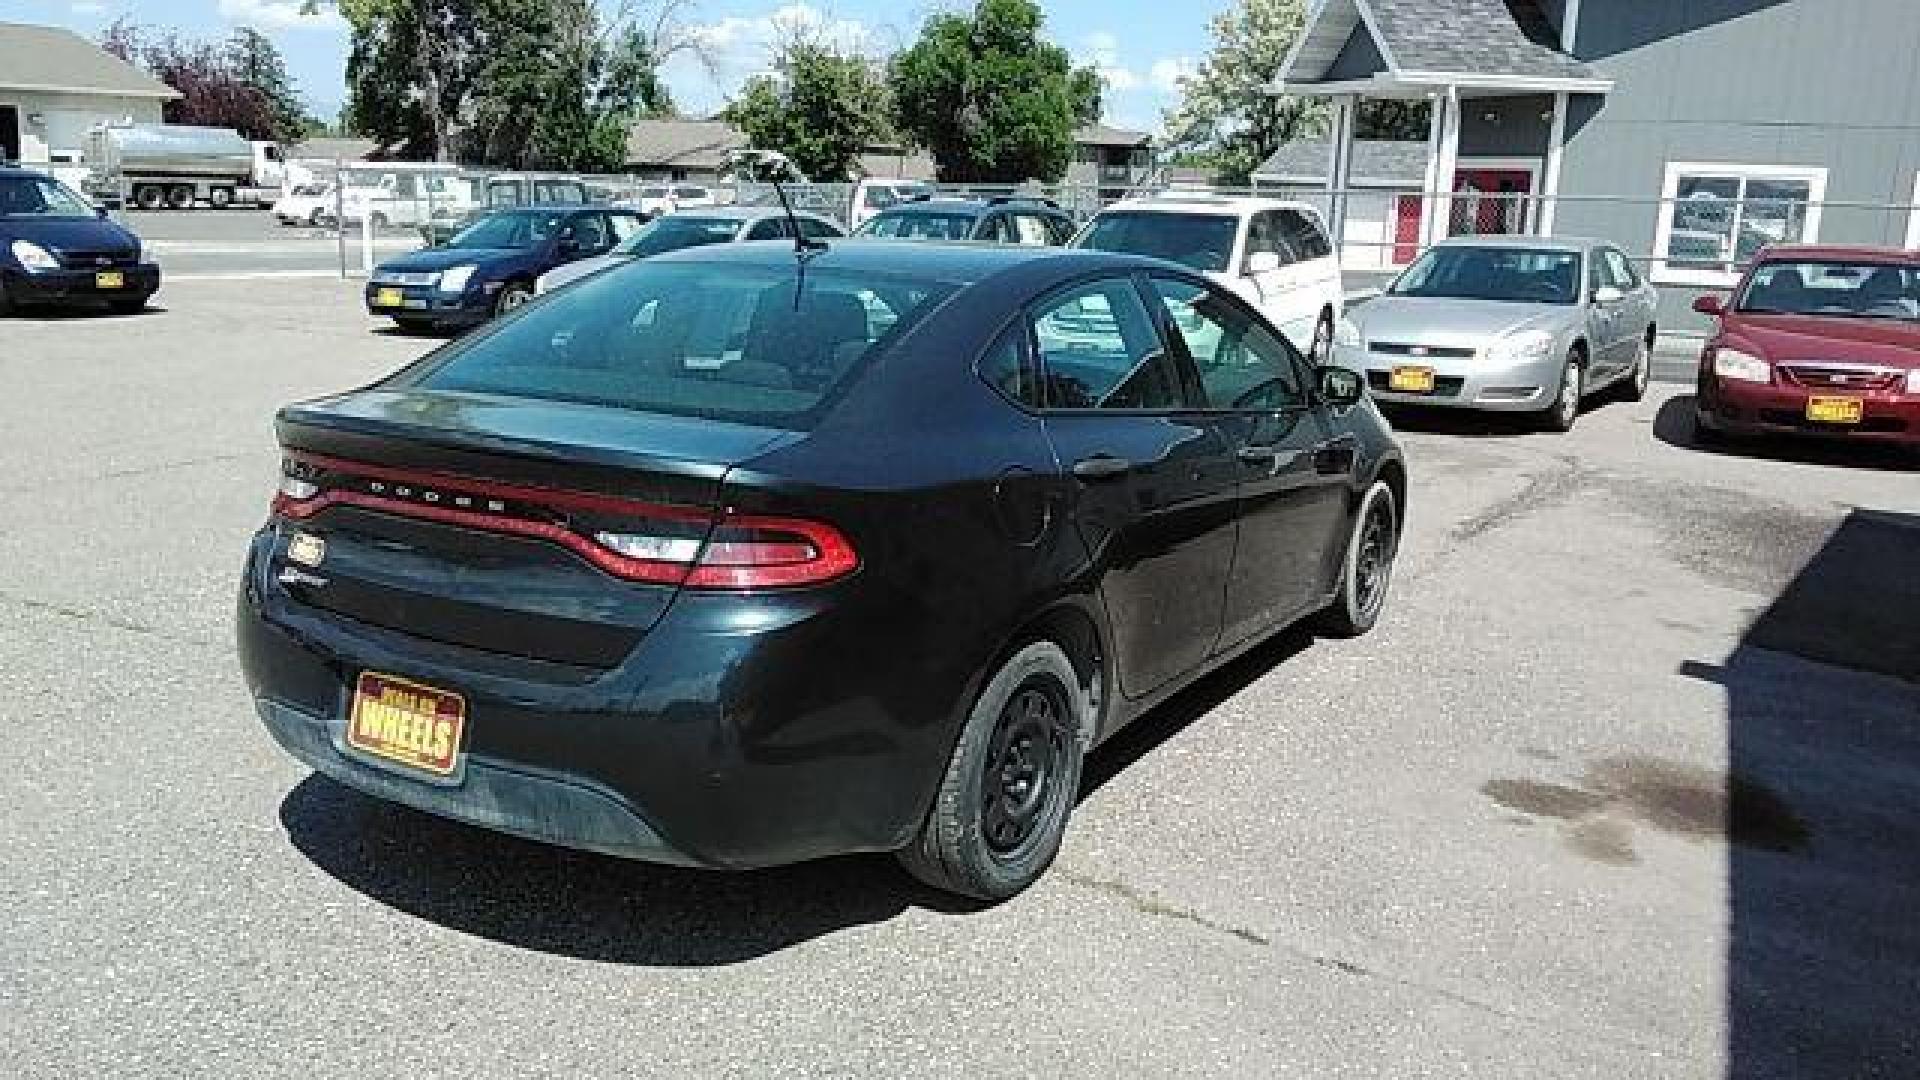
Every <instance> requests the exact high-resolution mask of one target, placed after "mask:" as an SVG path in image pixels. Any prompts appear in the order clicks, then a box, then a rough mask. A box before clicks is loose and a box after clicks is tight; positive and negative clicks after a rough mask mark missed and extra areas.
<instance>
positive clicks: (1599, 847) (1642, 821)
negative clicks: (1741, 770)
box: [1480, 756, 1811, 866]
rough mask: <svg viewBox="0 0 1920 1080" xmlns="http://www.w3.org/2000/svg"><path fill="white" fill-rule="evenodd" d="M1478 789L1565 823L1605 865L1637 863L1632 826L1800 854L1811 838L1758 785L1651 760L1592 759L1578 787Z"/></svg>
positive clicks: (1529, 784) (1573, 838)
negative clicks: (1592, 761)
mask: <svg viewBox="0 0 1920 1080" xmlns="http://www.w3.org/2000/svg"><path fill="white" fill-rule="evenodd" d="M1480 791H1481V793H1482V794H1484V795H1486V796H1487V797H1488V798H1489V799H1492V800H1493V801H1494V802H1496V803H1498V804H1499V805H1501V806H1503V807H1505V808H1507V809H1508V810H1513V811H1518V812H1519V813H1522V814H1527V815H1530V816H1532V817H1536V818H1552V819H1557V820H1559V821H1564V822H1566V823H1567V841H1568V843H1569V844H1570V845H1571V846H1572V847H1573V849H1574V850H1575V851H1577V852H1579V853H1580V854H1581V855H1583V856H1585V857H1587V858H1589V859H1592V860H1594V861H1595V862H1601V863H1606V864H1608V865H1612V866H1628V865H1632V864H1633V863H1636V862H1638V861H1639V857H1638V855H1636V854H1635V852H1634V849H1633V831H1634V830H1633V827H1634V826H1635V825H1640V826H1644V827H1646V828H1652V829H1657V830H1659V831H1661V832H1664V833H1668V834H1671V835H1675V836H1681V837H1685V838H1688V839H1692V840H1708V839H1714V838H1720V839H1724V840H1726V841H1727V842H1729V843H1732V844H1736V845H1738V846H1740V847H1745V848H1753V849H1757V850H1761V851H1774V852H1782V853H1796V852H1802V851H1805V850H1806V849H1807V846H1808V844H1809V841H1810V839H1811V833H1810V831H1809V830H1808V828H1807V825H1806V822H1804V821H1802V820H1801V819H1800V817H1799V816H1798V815H1797V814H1795V813H1794V811H1793V808H1792V807H1790V806H1788V805H1787V803H1786V802H1785V800H1783V799H1781V798H1780V796H1779V795H1777V794H1775V793H1774V792H1773V791H1772V790H1770V789H1768V788H1767V787H1766V786H1765V785H1763V784H1760V783H1758V782H1757V781H1754V780H1752V779H1749V778H1747V777H1743V776H1738V775H1736V776H1733V777H1731V778H1729V777H1725V776H1722V775H1721V774H1719V773H1716V772H1712V771H1710V770H1707V769H1698V768H1694V767H1693V766H1690V765H1682V764H1679V763H1676V762H1671V761H1663V760H1661V759H1658V758H1650V757H1637V756H1634V757H1614V758H1607V759H1604V760H1602V761H1597V762H1594V763H1593V764H1592V765H1591V766H1589V767H1588V769H1587V773H1586V775H1585V776H1584V777H1583V778H1582V779H1581V782H1580V783H1579V784H1578V785H1577V786H1575V785H1568V784H1553V783H1544V782H1541V781H1537V780H1522V779H1512V778H1499V779H1494V780H1489V781H1488V782H1487V783H1486V784H1485V785H1484V786H1483V787H1481V789H1480Z"/></svg>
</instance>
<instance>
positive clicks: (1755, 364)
mask: <svg viewBox="0 0 1920 1080" xmlns="http://www.w3.org/2000/svg"><path fill="white" fill-rule="evenodd" d="M1713 373H1714V374H1715V375H1718V376H1720V377H1721V378H1723V379H1738V380H1740V381H1741V382H1757V383H1766V382H1772V381H1773V365H1771V364H1769V363H1767V362H1766V361H1765V360H1762V359H1760V358H1759V357H1757V356H1755V355H1753V354H1752V353H1745V352H1741V351H1740V350H1739V349H1721V350H1720V351H1719V352H1716V353H1714V354H1713Z"/></svg>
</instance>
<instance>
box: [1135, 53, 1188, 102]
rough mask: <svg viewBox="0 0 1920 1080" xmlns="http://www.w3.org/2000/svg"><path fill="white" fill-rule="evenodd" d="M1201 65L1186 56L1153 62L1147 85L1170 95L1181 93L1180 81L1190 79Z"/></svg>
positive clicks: (1149, 70)
mask: <svg viewBox="0 0 1920 1080" xmlns="http://www.w3.org/2000/svg"><path fill="white" fill-rule="evenodd" d="M1197 70H1199V65H1198V64H1195V63H1194V62H1193V61H1192V60H1191V59H1189V58H1188V57H1185V56H1165V57H1161V58H1160V59H1158V60H1155V61H1154V62H1153V67H1152V68H1150V69H1148V71H1147V83H1148V85H1150V86H1152V87H1153V88H1154V89H1155V90H1160V91H1163V92H1165V93H1169V94H1177V93H1179V92H1180V80H1182V79H1186V78H1189V77H1191V76H1192V75H1193V73H1194V72H1195V71H1197Z"/></svg>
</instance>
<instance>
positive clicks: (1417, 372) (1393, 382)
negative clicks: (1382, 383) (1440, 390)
mask: <svg viewBox="0 0 1920 1080" xmlns="http://www.w3.org/2000/svg"><path fill="white" fill-rule="evenodd" d="M1387 389H1389V390H1394V391H1397V392H1399V393H1402V394H1431V393H1433V369H1432V368H1430V367H1397V368H1394V369H1393V374H1391V375H1389V376H1388V377H1387Z"/></svg>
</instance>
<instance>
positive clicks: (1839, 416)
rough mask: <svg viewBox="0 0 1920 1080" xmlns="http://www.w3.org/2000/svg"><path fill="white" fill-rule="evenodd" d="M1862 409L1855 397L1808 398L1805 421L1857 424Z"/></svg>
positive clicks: (1861, 403) (1860, 403)
mask: <svg viewBox="0 0 1920 1080" xmlns="http://www.w3.org/2000/svg"><path fill="white" fill-rule="evenodd" d="M1864 408H1865V405H1864V403H1863V402H1862V401H1861V400H1860V399H1859V398H1857V397H1810V398H1808V399H1807V419H1809V420H1812V421H1813V422H1814V423H1817V424H1857V423H1859V422H1860V417H1861V415H1862V413H1863V411H1864Z"/></svg>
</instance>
